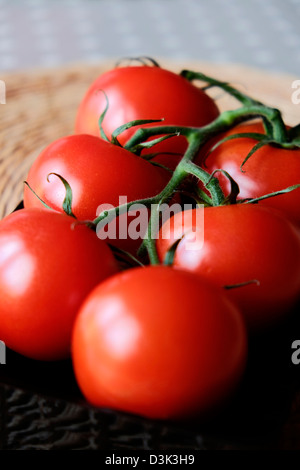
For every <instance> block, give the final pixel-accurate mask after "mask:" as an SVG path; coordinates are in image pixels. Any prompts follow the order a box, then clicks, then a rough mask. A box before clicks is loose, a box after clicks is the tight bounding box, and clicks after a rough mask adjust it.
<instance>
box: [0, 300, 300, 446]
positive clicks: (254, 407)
mask: <svg viewBox="0 0 300 470" xmlns="http://www.w3.org/2000/svg"><path fill="white" fill-rule="evenodd" d="M298 333H300V321H299V319H298V308H297V309H295V313H294V314H293V315H292V316H291V318H289V320H288V321H287V322H286V323H285V324H283V325H280V326H279V327H277V328H275V329H273V330H272V331H271V330H270V331H268V333H266V334H261V335H260V336H259V337H255V338H252V339H250V353H249V361H248V365H247V370H246V374H245V376H244V379H243V381H242V382H241V384H240V387H239V389H238V390H237V391H236V393H235V395H234V396H233V397H232V398H231V400H230V402H229V403H227V404H226V406H223V408H222V409H220V410H218V411H217V412H216V413H215V415H214V416H210V417H208V418H207V419H206V421H202V422H201V421H198V422H189V423H187V422H186V423H170V422H156V421H152V420H148V419H144V418H141V417H137V416H131V415H128V414H124V413H120V412H115V411H113V410H101V409H95V408H93V407H91V406H90V405H88V404H87V403H86V402H85V400H84V398H83V397H82V395H81V393H80V391H79V389H78V387H77V384H76V381H75V378H74V375H73V370H72V364H71V362H70V361H63V362H53V363H43V362H38V361H33V360H29V359H27V358H24V357H21V356H19V355H18V354H16V353H14V352H12V351H10V350H8V351H7V360H6V364H5V365H1V366H0V449H2V450H5V449H14V450H31V449H35V450H38V449H42V450H57V449H68V450H73V449H74V450H75V449H90V450H93V449H94V450H116V451H117V450H124V449H125V450H131V449H135V450H140V449H141V450H142V449H143V450H171V449H172V450H185V451H196V450H205V449H207V450H219V449H224V450H226V449H234V450H235V449H236V450H238V449H241V450H259V449H266V450H299V449H300V380H299V379H300V365H298V366H297V365H294V364H293V363H292V361H291V354H292V349H291V344H292V342H293V341H294V339H298V338H300V334H298ZM220 361H222V358H220Z"/></svg>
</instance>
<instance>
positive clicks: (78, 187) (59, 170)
mask: <svg viewBox="0 0 300 470" xmlns="http://www.w3.org/2000/svg"><path fill="white" fill-rule="evenodd" d="M50 173H56V174H59V175H60V176H62V177H63V178H64V179H65V180H66V181H67V182H68V183H69V185H70V187H71V189H72V194H73V200H72V212H73V213H74V215H75V216H76V218H78V219H79V220H94V219H95V218H96V216H97V215H99V213H98V212H99V206H102V205H110V206H113V207H117V206H119V204H120V201H119V197H120V196H121V197H123V198H126V200H127V202H131V201H135V200H138V199H143V198H148V197H151V196H155V195H156V194H157V193H159V192H160V191H161V190H162V189H163V188H164V186H165V185H166V182H167V178H168V177H167V176H166V175H165V174H164V173H163V172H161V170H160V169H159V168H155V167H154V166H153V165H152V164H151V163H149V162H147V161H145V160H143V159H142V158H140V157H138V156H136V155H134V154H133V153H131V152H129V151H128V150H125V149H123V148H122V147H119V146H117V145H113V144H111V143H108V142H106V141H104V140H102V139H100V138H99V137H96V136H92V135H85V134H80V135H69V136H66V137H63V138H60V139H58V140H56V141H54V142H52V143H51V144H50V145H48V146H47V147H46V148H45V149H44V150H43V151H42V153H41V154H40V155H39V156H38V157H37V159H36V160H35V161H34V163H33V165H32V166H31V168H30V170H29V173H28V177H27V182H28V184H29V185H30V187H31V188H32V189H33V190H34V191H35V193H36V194H37V195H38V196H39V197H40V198H41V199H42V200H43V201H44V202H45V203H46V204H47V205H49V206H50V207H51V208H53V209H55V210H56V211H61V212H62V211H63V201H64V198H65V193H66V191H65V187H64V185H63V184H62V182H61V180H60V179H59V178H58V177H57V176H55V175H50V176H49V178H48V175H49V174H50ZM24 206H25V207H26V208H29V207H43V205H42V203H41V202H40V201H39V199H38V198H37V197H36V196H35V194H34V193H33V192H32V191H31V190H30V189H29V188H28V187H27V186H25V188H24ZM100 212H101V210H100ZM128 219H129V218H128ZM116 239H118V234H116ZM110 241H111V243H113V244H118V246H119V247H121V248H124V249H126V250H128V251H135V250H136V248H137V246H138V242H139V240H130V238H125V239H124V240H118V241H116V240H110Z"/></svg>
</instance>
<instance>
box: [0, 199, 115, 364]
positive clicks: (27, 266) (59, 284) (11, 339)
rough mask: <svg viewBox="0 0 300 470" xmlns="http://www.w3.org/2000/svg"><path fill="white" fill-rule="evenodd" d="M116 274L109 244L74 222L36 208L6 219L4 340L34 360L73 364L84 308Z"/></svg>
mask: <svg viewBox="0 0 300 470" xmlns="http://www.w3.org/2000/svg"><path fill="white" fill-rule="evenodd" d="M74 223H75V226H74ZM118 270H119V267H118V265H117V262H116V260H115V258H114V256H113V254H112V252H111V250H110V249H109V247H108V246H107V245H106V243H104V242H103V241H102V240H99V239H98V238H97V236H96V234H95V233H94V232H93V231H92V230H91V229H90V228H88V227H87V226H85V225H78V224H77V225H76V221H75V220H74V218H73V217H70V216H67V215H65V214H60V213H57V212H54V211H50V210H41V209H36V208H34V209H21V210H18V211H15V212H13V213H12V214H10V215H8V216H6V217H5V218H4V219H2V220H1V221H0V297H1V302H0V338H1V340H2V341H4V342H5V344H6V346H7V347H9V348H10V349H12V350H13V351H15V352H17V353H19V354H22V355H23V356H26V357H29V358H31V359H35V360H45V361H54V360H61V359H66V358H69V357H70V339H71V331H72V327H73V322H74V319H75V316H76V314H77V311H78V309H79V307H80V305H81V303H82V302H83V300H84V299H85V297H86V296H87V295H88V293H89V292H90V291H91V290H92V289H93V288H94V287H95V286H96V285H97V284H98V283H99V282H101V281H103V280H104V279H106V278H107V277H108V276H111V275H113V274H115V273H116V272H117V271H118Z"/></svg>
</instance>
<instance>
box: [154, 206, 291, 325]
mask: <svg viewBox="0 0 300 470" xmlns="http://www.w3.org/2000/svg"><path fill="white" fill-rule="evenodd" d="M197 225H198V226H199V222H197V221H196V217H195V210H190V211H186V213H185V219H184V222H182V214H181V213H178V214H176V215H175V216H174V217H173V218H172V219H171V222H166V223H165V226H164V235H163V237H162V232H161V234H160V236H159V238H158V240H157V249H158V253H159V256H160V258H161V260H162V259H163V258H164V257H165V254H166V252H167V250H168V249H169V247H170V246H171V245H172V244H173V243H174V241H175V240H176V239H178V238H181V236H182V233H185V234H187V233H190V234H191V232H192V231H195V229H196V227H197ZM169 227H170V228H169ZM182 227H183V229H182ZM181 230H183V232H182V233H181ZM187 243H189V244H190V245H189V246H188V245H187ZM197 248H199V246H198V247H196V249H193V248H192V239H189V241H187V238H186V237H183V239H182V240H181V241H180V242H179V244H178V246H177V249H176V253H175V258H174V266H175V267H177V268H180V269H186V270H188V271H191V272H193V273H197V274H199V275H201V276H204V277H206V278H208V279H210V280H211V281H212V282H215V283H216V284H217V285H218V286H220V287H222V286H234V285H238V284H241V283H248V282H249V281H258V283H259V284H258V283H252V282H251V283H249V284H248V285H245V286H243V287H235V288H231V289H229V290H227V294H228V296H229V297H230V298H231V299H232V300H233V301H234V302H236V304H237V305H238V306H239V308H240V310H241V311H242V313H243V314H244V316H245V320H246V323H247V325H248V328H249V330H250V331H258V330H261V329H265V328H267V327H269V326H271V325H274V324H276V323H278V321H280V320H281V319H283V318H285V316H286V315H287V314H289V312H290V310H291V309H292V308H293V307H294V305H295V304H296V302H297V301H298V300H299V298H300V234H299V231H298V230H297V229H296V227H295V226H294V225H293V224H292V223H291V222H290V221H289V220H288V219H286V218H285V217H284V216H283V214H282V213H281V212H280V211H277V210H276V209H274V208H269V207H266V206H260V205H259V206H258V205H256V204H255V205H254V204H239V205H231V206H219V207H209V208H205V209H204V242H203V246H202V248H200V249H197Z"/></svg>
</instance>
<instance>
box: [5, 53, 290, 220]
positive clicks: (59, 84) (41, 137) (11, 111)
mask: <svg viewBox="0 0 300 470" xmlns="http://www.w3.org/2000/svg"><path fill="white" fill-rule="evenodd" d="M160 62H161V65H162V66H165V67H167V68H170V69H172V70H175V71H180V70H181V69H183V68H190V69H193V70H198V71H202V72H204V73H208V74H211V75H213V76H215V77H217V78H219V79H221V80H229V81H231V82H232V83H233V84H234V85H235V86H238V87H240V88H241V89H242V90H245V91H246V92H247V93H249V94H250V93H251V94H253V96H255V97H256V98H258V99H261V100H264V102H266V103H267V104H270V105H272V106H274V107H277V108H279V109H281V110H282V111H283V113H284V117H285V118H286V119H287V122H288V123H289V124H296V123H297V122H298V121H299V105H298V106H297V105H295V104H293V103H292V101H291V94H292V91H293V90H292V88H291V84H292V81H293V80H294V78H293V77H289V76H276V77H274V76H271V75H268V74H266V73H263V72H261V71H258V70H253V69H247V68H244V67H240V66H232V67H228V66H227V67H224V66H217V65H208V64H201V63H182V64H174V63H169V62H168V61H164V60H162V61H160ZM113 66H114V62H113V61H112V62H110V63H104V64H100V65H99V66H96V65H86V64H76V65H72V66H68V67H64V68H58V69H48V70H43V71H40V70H34V71H32V70H30V71H26V72H20V73H18V74H10V75H6V76H2V77H1V79H3V80H4V81H5V83H6V90H7V93H6V104H5V105H1V106H0V129H1V132H0V149H1V154H0V155H1V156H0V218H2V217H4V216H5V215H6V214H8V213H10V212H11V211H12V210H14V208H15V207H16V206H17V205H18V203H19V202H20V201H21V199H22V193H23V181H24V179H26V175H27V173H28V170H29V168H30V165H31V163H32V161H33V160H34V158H36V156H37V155H38V154H39V152H40V151H41V150H42V149H43V148H44V147H45V146H46V145H48V144H49V143H50V142H52V141H53V140H55V139H57V138H59V137H62V136H64V135H67V134H70V133H72V132H73V126H74V120H75V114H76V109H77V106H78V104H79V102H80V100H81V98H82V96H83V94H84V92H85V91H86V89H87V87H88V86H89V85H90V83H91V82H92V81H93V80H94V79H95V78H96V77H97V76H98V75H99V74H100V73H102V72H103V71H105V70H107V69H109V68H111V67H113ZM211 93H212V94H214V96H216V97H217V98H218V104H219V106H220V108H221V109H228V108H229V107H233V106H234V107H235V106H236V103H235V102H232V101H231V99H230V98H228V97H225V96H224V94H222V93H220V91H217V90H214V91H212V92H211Z"/></svg>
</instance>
